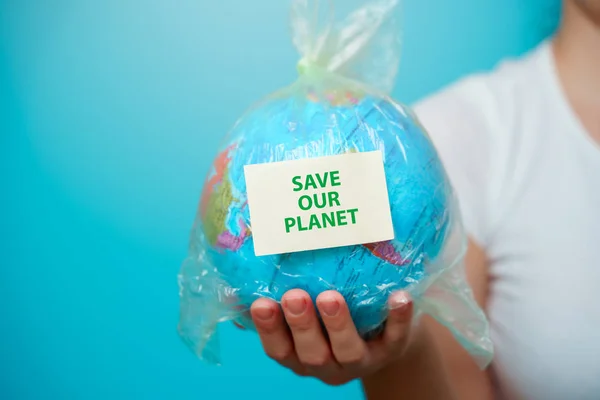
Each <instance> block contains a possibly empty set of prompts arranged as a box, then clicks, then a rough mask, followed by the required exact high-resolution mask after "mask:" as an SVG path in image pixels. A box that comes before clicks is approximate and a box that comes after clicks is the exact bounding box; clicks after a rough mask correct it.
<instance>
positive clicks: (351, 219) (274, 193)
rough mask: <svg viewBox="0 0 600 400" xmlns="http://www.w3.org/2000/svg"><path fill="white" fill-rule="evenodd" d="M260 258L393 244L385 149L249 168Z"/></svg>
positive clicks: (252, 217)
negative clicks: (382, 150)
mask: <svg viewBox="0 0 600 400" xmlns="http://www.w3.org/2000/svg"><path fill="white" fill-rule="evenodd" d="M244 173H245V178H246V188H247V191H248V192H247V195H248V207H249V211H250V225H251V229H252V235H253V239H254V251H255V253H256V255H257V256H264V255H272V254H282V253H293V252H298V251H305V250H316V249H324V248H332V247H339V246H349V245H356V244H365V243H374V242H381V241H387V240H392V239H393V238H394V229H393V224H392V216H391V212H390V205H389V199H388V191H387V184H386V179H385V171H384V167H383V158H382V154H381V152H380V151H371V152H364V153H350V154H343V155H337V156H327V157H318V158H308V159H301V160H293V161H282V162H275V163H265V164H253V165H246V166H245V167H244Z"/></svg>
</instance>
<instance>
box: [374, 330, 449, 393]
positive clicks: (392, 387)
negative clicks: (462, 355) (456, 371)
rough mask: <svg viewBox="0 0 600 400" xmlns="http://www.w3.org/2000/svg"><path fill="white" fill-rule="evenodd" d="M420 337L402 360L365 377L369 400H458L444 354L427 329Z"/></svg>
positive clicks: (419, 333) (420, 333)
mask: <svg viewBox="0 0 600 400" xmlns="http://www.w3.org/2000/svg"><path fill="white" fill-rule="evenodd" d="M415 334H416V335H417V336H418V337H416V338H415V340H414V342H413V343H412V344H411V346H410V347H409V349H408V350H407V352H406V354H404V356H403V357H402V358H401V360H399V361H397V362H395V363H393V364H390V365H389V366H387V367H386V368H384V369H383V370H380V371H379V372H377V373H375V374H373V375H371V376H369V377H367V378H364V379H363V380H362V384H363V388H364V392H365V395H366V398H367V399H368V400H398V399H411V400H455V399H456V398H457V396H456V395H455V394H454V393H453V392H452V388H451V385H450V384H449V380H448V377H447V375H446V373H445V371H444V367H443V362H442V359H441V356H440V354H439V352H438V350H437V348H436V346H435V344H434V342H433V340H432V339H431V337H430V336H429V334H428V333H427V332H418V333H417V332H415Z"/></svg>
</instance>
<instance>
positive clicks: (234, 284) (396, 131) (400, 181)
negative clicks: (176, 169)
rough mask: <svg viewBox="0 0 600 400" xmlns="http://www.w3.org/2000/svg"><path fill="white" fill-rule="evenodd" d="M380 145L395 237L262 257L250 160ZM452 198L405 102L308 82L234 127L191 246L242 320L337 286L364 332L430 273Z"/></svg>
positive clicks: (378, 324)
mask: <svg viewBox="0 0 600 400" xmlns="http://www.w3.org/2000/svg"><path fill="white" fill-rule="evenodd" d="M374 150H380V151H381V152H382V154H383V159H384V169H385V174H386V179H387V187H388V194H389V202H390V207H391V215H392V221H393V226H394V232H395V239H394V240H393V241H388V242H381V243H371V244H363V245H354V246H346V247H338V248H329V249H323V250H315V251H303V252H297V253H289V254H280V255H272V256H262V257H257V256H255V254H254V248H253V239H252V225H251V221H250V216H249V209H248V204H247V196H246V184H245V179H244V166H245V165H248V164H257V163H270V162H277V161H284V160H293V159H299V158H309V157H311V158H312V157H321V156H330V155H338V154H344V153H348V152H367V151H374ZM450 200H451V187H450V185H449V183H448V180H447V177H446V175H445V171H444V169H443V166H442V164H441V162H440V159H439V158H438V155H437V153H436V151H435V148H434V147H433V145H432V143H431V142H430V140H429V137H428V136H427V133H426V132H425V131H424V130H423V128H422V127H421V126H420V125H419V123H418V121H417V120H416V118H414V116H413V115H412V114H411V113H410V111H409V110H408V109H407V108H406V107H404V106H402V105H399V104H396V103H394V102H393V101H392V100H390V99H389V98H387V97H385V96H376V95H371V94H368V93H365V92H361V91H358V90H343V89H339V88H334V89H332V90H322V91H319V92H316V91H312V90H311V88H310V87H305V88H303V90H297V89H296V90H293V91H287V92H283V93H280V94H278V95H273V96H270V97H269V98H267V99H265V100H264V101H262V102H261V103H259V104H257V105H256V106H254V107H253V108H252V109H250V110H249V111H248V112H247V113H246V114H245V115H244V116H243V117H242V118H241V119H240V120H239V121H238V122H237V124H236V125H235V126H234V128H233V129H232V131H231V132H230V134H229V135H228V136H227V140H226V142H225V144H224V146H223V147H222V149H221V151H220V153H219V154H218V156H217V157H216V159H215V161H214V163H213V167H212V170H211V172H210V174H209V176H208V178H207V180H206V183H205V185H204V189H203V193H202V199H201V203H200V209H199V213H198V221H197V223H196V226H195V228H194V229H195V231H194V233H193V236H192V237H193V239H192V240H193V241H194V243H193V247H194V248H196V251H197V252H198V253H199V254H200V253H201V255H202V257H203V259H204V260H205V261H204V262H205V263H206V266H207V268H208V269H210V271H211V273H212V272H214V273H216V274H217V276H218V279H219V281H220V282H221V283H220V285H221V287H220V289H219V290H222V292H223V293H227V296H229V298H231V299H233V300H231V301H232V302H233V303H234V304H233V305H234V306H235V309H236V310H239V311H242V312H239V313H237V314H232V315H233V317H232V318H235V319H237V321H238V322H239V323H242V324H244V325H246V326H249V327H252V326H251V325H252V324H251V320H250V319H249V317H248V314H247V313H245V314H244V312H243V311H247V310H248V309H249V307H250V305H251V304H252V302H253V301H255V300H256V299H257V298H259V297H268V298H271V299H273V300H276V301H280V300H281V297H282V296H283V294H284V293H286V292H287V291H288V290H290V289H294V288H299V289H303V290H305V291H307V292H308V293H309V294H310V295H311V297H312V298H313V300H314V299H316V297H317V296H318V295H319V294H320V293H322V292H324V291H327V290H337V291H339V292H340V293H341V294H342V295H343V296H344V298H345V299H346V301H347V303H348V306H349V308H350V310H351V315H352V318H353V320H354V323H355V324H356V326H357V328H358V330H359V333H360V334H361V335H363V336H364V337H367V336H368V335H370V334H372V333H373V332H377V330H378V328H381V326H382V325H383V323H384V321H385V315H386V303H387V299H388V297H389V295H390V294H391V293H392V292H394V291H396V290H400V289H404V290H409V289H410V288H413V287H416V286H418V284H419V283H420V282H422V281H423V280H424V279H425V278H427V276H428V274H429V273H430V272H429V270H428V266H429V265H430V264H431V263H433V262H434V261H435V260H436V257H438V255H439V254H440V252H441V251H442V250H443V248H444V244H445V240H446V236H447V234H448V232H447V231H448V225H449V221H450V219H451V215H450V214H451V212H452V209H451V207H450ZM332 229H335V228H332ZM332 234H335V232H333V231H332Z"/></svg>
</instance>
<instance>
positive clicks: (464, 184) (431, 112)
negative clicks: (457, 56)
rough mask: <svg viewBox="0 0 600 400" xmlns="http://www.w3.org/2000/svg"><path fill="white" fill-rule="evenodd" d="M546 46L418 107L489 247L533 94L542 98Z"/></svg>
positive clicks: (466, 212) (474, 227) (475, 234)
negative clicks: (509, 167) (511, 162)
mask: <svg viewBox="0 0 600 400" xmlns="http://www.w3.org/2000/svg"><path fill="white" fill-rule="evenodd" d="M546 46H547V45H546V44H545V43H544V44H542V45H540V46H539V47H538V48H536V49H534V50H533V51H531V52H530V53H528V54H526V55H524V56H522V57H520V58H513V59H505V60H503V61H502V62H500V63H499V64H498V65H497V66H496V67H495V68H493V69H492V70H490V71H486V72H480V73H475V74H471V75H468V76H466V77H464V78H462V79H460V80H458V81H456V82H454V83H452V84H450V85H448V86H446V87H444V88H442V89H440V90H438V91H437V92H435V93H433V94H431V95H429V96H427V97H426V98H424V99H422V100H421V101H419V102H418V103H416V104H415V105H414V106H413V107H412V109H413V111H414V113H415V114H416V117H417V119H418V120H419V122H420V123H421V124H422V126H423V127H424V129H425V130H426V132H427V133H428V134H429V136H430V137H431V140H432V142H433V143H434V145H435V146H436V148H437V150H438V153H439V154H440V158H441V159H442V161H443V163H444V164H445V167H446V169H447V172H448V175H449V178H450V180H451V181H452V183H453V186H454V188H455V190H456V192H457V196H458V200H459V203H460V204H461V210H462V214H463V217H464V219H465V225H466V228H467V230H468V231H469V232H470V234H471V236H472V238H473V239H474V240H475V241H476V242H478V243H479V244H481V245H482V246H483V247H484V246H485V245H486V244H487V240H488V238H489V237H490V236H491V231H492V230H493V228H494V224H495V222H496V221H497V220H498V210H499V209H501V208H502V206H503V204H501V202H502V200H501V196H502V195H501V193H502V192H503V190H504V189H505V186H506V185H507V184H510V182H507V180H506V179H505V177H506V174H505V171H506V169H507V168H508V163H509V161H510V159H511V157H514V149H515V147H516V145H517V144H518V143H519V137H518V136H519V134H520V132H522V131H523V130H522V129H519V126H520V125H522V124H523V121H524V116H526V115H528V111H527V108H528V107H531V104H532V103H533V102H532V101H531V100H532V99H531V96H536V95H537V96H539V91H537V90H536V85H543V82H542V81H541V80H540V79H538V77H537V76H538V75H539V71H540V70H541V68H543V67H542V64H543V63H544V62H545V60H544V57H545V56H546V55H545V54H544V53H545V52H546V51H547V47H546Z"/></svg>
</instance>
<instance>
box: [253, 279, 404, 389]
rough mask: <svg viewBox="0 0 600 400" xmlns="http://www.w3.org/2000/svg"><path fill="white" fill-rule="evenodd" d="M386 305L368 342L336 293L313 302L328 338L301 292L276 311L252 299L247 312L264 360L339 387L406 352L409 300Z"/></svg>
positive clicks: (272, 305) (266, 301)
mask: <svg viewBox="0 0 600 400" xmlns="http://www.w3.org/2000/svg"><path fill="white" fill-rule="evenodd" d="M388 304H389V315H388V319H387V323H386V327H385V330H384V332H383V333H382V335H381V336H380V337H378V338H377V339H374V340H373V341H369V342H365V341H364V340H362V339H361V338H360V336H359V335H358V332H357V330H356V328H355V326H354V323H353V322H352V319H351V317H350V312H349V310H348V307H347V305H346V303H345V301H344V298H343V297H342V295H340V294H339V293H338V292H334V291H329V292H324V293H322V294H321V295H319V297H318V298H317V301H316V307H318V309H319V312H320V314H321V316H322V319H323V322H324V325H325V328H326V329H327V334H328V337H329V339H327V338H326V336H325V335H324V334H323V331H322V329H321V325H320V324H319V320H318V318H317V314H316V312H315V306H314V305H313V302H312V301H311V298H310V296H309V295H308V293H306V292H304V291H302V290H298V289H294V290H291V291H289V292H287V293H286V294H285V295H284V296H283V298H282V301H281V307H279V305H278V304H277V303H276V302H274V301H272V300H269V299H265V298H262V299H259V300H256V301H255V302H254V304H253V305H252V307H251V310H250V311H251V315H252V319H253V321H254V324H255V325H256V328H257V330H258V333H259V335H260V339H261V342H262V345H263V347H264V350H265V352H266V354H267V355H268V356H269V357H271V358H272V359H274V360H275V361H277V362H279V363H280V364H281V365H283V366H284V367H287V368H289V369H291V370H292V371H294V372H295V373H296V374H298V375H301V376H313V377H316V378H318V379H320V380H322V381H323V382H325V383H327V384H329V385H342V384H345V383H347V382H349V381H351V380H354V379H357V378H363V377H365V376H368V375H370V374H372V373H374V372H377V371H378V370H380V369H382V368H383V367H385V366H387V365H388V364H390V363H391V362H393V361H395V360H397V359H398V358H400V357H401V356H402V354H403V352H404V350H405V349H406V347H407V344H408V338H409V332H410V325H411V323H410V322H411V319H412V313H413V304H412V301H411V299H410V297H409V296H408V295H407V294H406V293H403V292H398V293H395V294H393V295H392V296H391V297H390V299H389V302H388ZM288 326H289V328H288Z"/></svg>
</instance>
